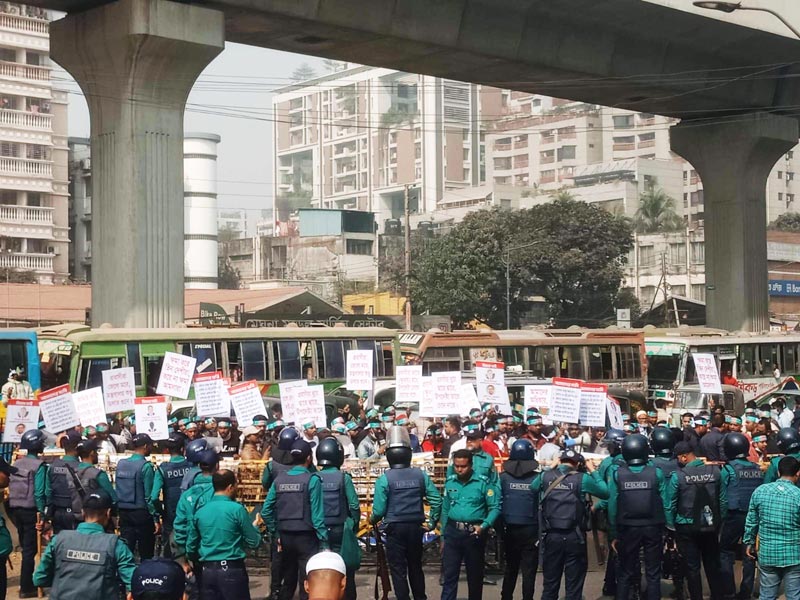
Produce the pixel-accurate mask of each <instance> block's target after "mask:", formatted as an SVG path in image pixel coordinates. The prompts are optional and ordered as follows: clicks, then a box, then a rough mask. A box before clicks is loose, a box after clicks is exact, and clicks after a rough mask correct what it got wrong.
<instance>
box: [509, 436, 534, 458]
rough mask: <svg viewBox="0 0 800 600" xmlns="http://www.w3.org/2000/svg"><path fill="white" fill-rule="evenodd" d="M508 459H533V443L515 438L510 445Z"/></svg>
mask: <svg viewBox="0 0 800 600" xmlns="http://www.w3.org/2000/svg"><path fill="white" fill-rule="evenodd" d="M508 459H509V460H533V459H534V450H533V444H531V443H530V441H529V440H517V441H516V442H514V443H513V444H512V445H511V452H510V453H509V455H508Z"/></svg>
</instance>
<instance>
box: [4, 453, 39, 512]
mask: <svg viewBox="0 0 800 600" xmlns="http://www.w3.org/2000/svg"><path fill="white" fill-rule="evenodd" d="M41 465H42V461H41V460H39V459H38V458H34V457H33V456H20V457H19V458H18V459H17V460H15V461H14V466H15V467H16V468H17V472H16V473H14V474H13V475H11V481H10V482H9V484H8V503H9V506H11V508H36V498H35V494H36V472H37V471H38V470H39V467H40V466H41Z"/></svg>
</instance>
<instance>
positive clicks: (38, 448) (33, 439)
mask: <svg viewBox="0 0 800 600" xmlns="http://www.w3.org/2000/svg"><path fill="white" fill-rule="evenodd" d="M44 443H45V437H44V432H43V431H42V430H41V429H29V430H28V431H26V432H25V433H23V434H22V439H21V440H20V442H19V448H20V450H27V451H28V452H29V453H31V454H40V453H42V452H44Z"/></svg>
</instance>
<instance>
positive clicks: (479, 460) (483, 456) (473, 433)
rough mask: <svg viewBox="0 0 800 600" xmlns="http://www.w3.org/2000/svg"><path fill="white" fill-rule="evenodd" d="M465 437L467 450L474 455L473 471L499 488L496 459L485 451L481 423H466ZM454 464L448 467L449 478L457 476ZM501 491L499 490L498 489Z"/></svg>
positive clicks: (464, 428)
mask: <svg viewBox="0 0 800 600" xmlns="http://www.w3.org/2000/svg"><path fill="white" fill-rule="evenodd" d="M463 430H464V437H465V438H466V444H467V446H466V448H467V450H469V451H470V452H471V453H472V470H473V471H474V472H475V473H477V474H478V475H482V476H484V477H486V479H488V480H489V483H490V484H492V485H493V486H495V487H497V486H498V484H499V480H498V478H497V469H496V468H495V466H494V458H492V457H491V456H489V454H487V453H486V452H484V450H483V436H484V433H483V429H481V424H480V422H479V421H466V422H465V423H464V427H463ZM453 464H454V463H452V462H451V463H450V466H449V467H447V477H450V476H451V475H454V474H455V468H454V466H453ZM497 491H499V488H497Z"/></svg>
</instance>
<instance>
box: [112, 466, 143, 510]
mask: <svg viewBox="0 0 800 600" xmlns="http://www.w3.org/2000/svg"><path fill="white" fill-rule="evenodd" d="M143 468H145V463H144V461H141V460H132V459H130V458H125V459H123V460H121V461H119V462H118V463H117V498H118V499H119V507H120V508H121V509H123V510H134V509H137V508H147V499H146V498H145V497H144V476H143V475H142V469H143ZM147 468H150V467H149V466H148V467H147Z"/></svg>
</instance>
